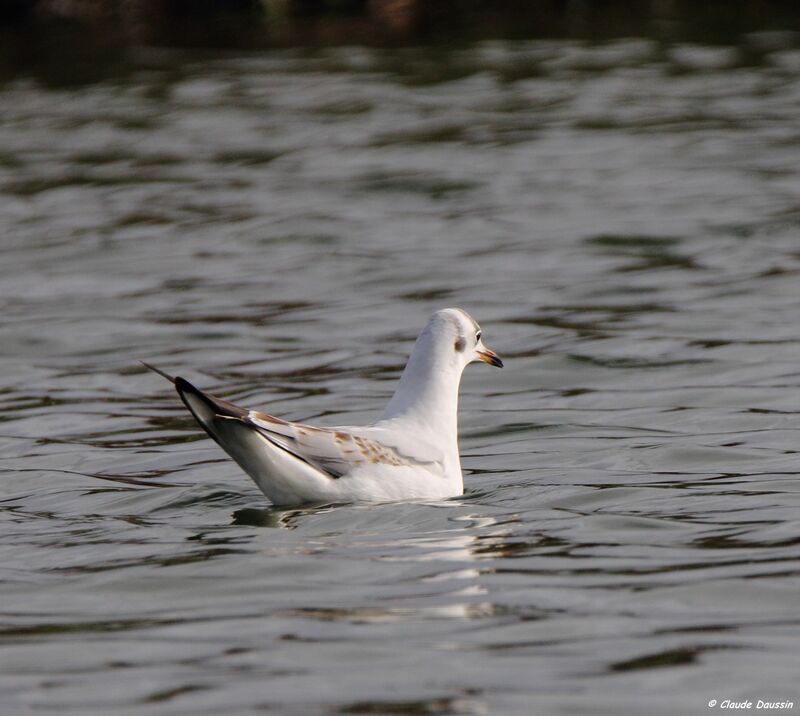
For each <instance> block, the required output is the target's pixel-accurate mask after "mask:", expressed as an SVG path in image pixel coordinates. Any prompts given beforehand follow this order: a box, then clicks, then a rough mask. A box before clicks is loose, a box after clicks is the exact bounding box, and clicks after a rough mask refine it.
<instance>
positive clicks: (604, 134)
mask: <svg viewBox="0 0 800 716" xmlns="http://www.w3.org/2000/svg"><path fill="white" fill-rule="evenodd" d="M799 71H800V52H798V50H797V49H795V45H794V44H793V41H792V39H791V38H787V37H785V36H782V35H757V36H756V35H754V36H750V37H748V38H746V40H745V42H744V44H743V45H742V47H739V48H711V47H700V46H689V45H683V46H678V45H676V46H663V45H658V44H655V43H651V42H648V41H637V40H629V41H618V42H613V43H606V44H601V45H588V44H583V43H579V42H567V41H564V42H529V43H517V44H513V43H485V44H480V45H477V46H475V47H472V48H469V49H461V50H453V51H450V52H445V51H436V50H425V51H422V50H417V51H414V50H404V51H398V50H393V51H380V50H365V49H361V48H345V49H339V50H325V51H317V52H310V51H291V52H279V53H274V54H258V55H252V56H245V57H241V56H239V57H216V58H202V57H200V58H197V57H194V58H192V57H183V56H175V55H171V54H164V55H159V54H152V53H150V54H143V55H142V56H141V58H139V61H138V62H137V64H136V66H135V67H133V68H131V70H130V72H128V73H126V74H124V75H123V76H121V77H117V78H115V79H111V80H107V81H104V82H102V83H99V84H94V85H89V86H84V87H71V88H58V87H50V88H47V87H43V86H41V85H39V84H37V83H36V82H35V81H33V80H30V79H19V80H15V81H14V82H11V83H9V84H7V85H5V86H4V87H3V88H2V90H1V91H0V192H2V194H1V195H0V196H1V198H0V201H2V212H1V213H0V235H2V239H0V241H2V247H3V251H2V257H3V260H2V268H0V271H1V272H2V273H1V274H0V277H1V278H0V280H1V281H2V299H1V300H2V311H0V330H1V331H2V336H3V341H2V348H1V349H0V351H1V353H2V364H1V366H2V369H1V370H0V376H1V377H0V380H2V385H0V395H1V399H2V426H0V434H2V440H0V454H1V455H2V463H0V469H1V470H2V473H1V477H2V480H0V486H1V487H0V490H1V491H0V501H1V502H0V504H2V508H3V509H2V520H3V527H2V532H0V534H1V535H2V537H1V539H2V557H1V558H0V564H2V606H1V607H0V610H1V611H2V627H0V647H1V648H2V651H1V653H2V656H1V657H0V658H1V660H2V664H3V668H2V677H0V703H2V704H3V705H4V707H3V711H4V713H15V714H16V713H38V712H51V711H53V710H56V709H57V710H58V711H59V712H60V713H64V714H95V713H96V714H141V713H153V714H218V713H221V712H223V711H224V712H234V713H251V712H260V711H266V712H270V711H272V712H275V713H286V714H329V713H349V714H359V713H375V714H380V713H384V714H386V713H392V714H397V713H402V714H500V713H502V714H530V713H547V714H601V713H608V714H641V713H645V712H646V713H648V714H662V713H663V714H674V713H707V712H709V709H708V707H707V702H708V701H709V700H710V699H717V700H719V701H721V700H723V699H726V698H729V699H736V700H741V699H752V700H757V699H763V700H771V701H779V700H784V699H789V700H793V701H794V702H795V704H798V703H799V702H800V692H799V691H798V687H797V680H796V676H797V673H798V669H800V654H799V653H798V648H797V644H798V637H800V611H798V607H799V606H800V597H798V588H799V587H800V579H799V578H798V575H799V574H800V571H799V570H800V540H798V534H800V512H798V507H800V483H799V482H798V479H797V473H798V469H799V466H800V457H799V456H798V454H797V449H798V441H799V438H800V433H798V426H799V425H800V423H799V420H800V419H799V418H798V414H799V411H798V395H800V340H799V339H798V315H800V284H799V283H798V280H799V278H800V240H799V239H798V224H799V223H800V202H798V196H800V129H798V124H797V107H798V102H799V101H800V72H799ZM450 305H456V306H463V307H464V308H466V309H467V310H469V311H470V312H471V313H473V314H474V315H475V317H476V318H477V319H478V320H479V321H480V322H481V323H482V325H483V328H484V336H485V340H486V343H487V345H490V346H491V347H493V348H494V349H495V350H497V351H498V352H499V353H500V354H501V355H502V356H503V358H504V359H505V361H506V368H505V370H503V371H497V370H494V369H489V368H487V367H486V366H483V365H480V364H479V365H476V366H471V367H470V369H469V370H468V371H467V375H466V377H465V382H464V386H463V391H462V402H461V450H462V455H463V464H464V468H465V482H466V494H465V496H464V497H463V498H461V499H456V500H451V501H448V502H442V503H435V504H403V505H383V506H340V507H325V508H321V509H319V508H318V509H307V510H291V511H281V510H273V509H270V508H269V506H268V504H267V502H266V500H265V499H264V498H263V497H262V496H261V494H260V493H259V492H258V491H257V489H256V488H255V487H254V485H253V484H252V483H251V482H250V481H249V479H248V478H247V477H246V476H245V475H244V474H243V473H241V472H240V470H239V469H238V468H237V467H236V465H235V464H233V463H232V462H231V461H230V460H228V459H227V458H226V457H225V456H224V455H223V454H222V453H221V452H220V451H219V449H218V448H217V447H216V446H215V445H214V444H213V443H212V442H211V441H210V440H208V439H207V438H206V437H205V436H204V434H202V433H201V432H200V431H199V430H198V429H197V427H196V426H195V425H194V424H193V421H192V419H191V418H190V417H189V416H188V415H187V413H186V412H185V410H184V409H183V408H182V406H181V405H180V403H179V401H178V400H177V398H176V396H175V395H174V394H173V393H172V392H171V390H170V389H168V386H167V385H166V384H164V383H163V381H161V380H160V379H159V378H158V377H157V376H155V375H153V374H151V373H147V372H145V371H144V369H143V368H141V367H140V366H139V365H138V364H137V362H136V361H137V359H139V358H144V359H146V360H150V361H152V362H154V363H155V364H156V365H159V366H162V367H163V368H165V369H167V370H170V371H175V372H178V373H179V374H182V375H185V376H186V377H188V378H190V379H192V380H194V381H196V382H197V383H198V384H199V385H201V386H202V387H205V388H207V389H210V390H212V391H213V392H216V393H217V394H219V395H222V396H224V397H226V398H229V399H232V400H235V401H238V402H241V403H243V404H247V405H252V406H254V407H262V408H264V409H266V410H269V411H271V412H274V413H275V414H277V415H280V416H283V417H287V418H290V419H303V420H310V421H316V422H319V423H322V424H326V423H327V424H346V423H356V424H358V423H361V422H364V421H368V420H369V419H370V418H371V417H374V416H375V415H376V413H377V412H378V411H379V410H380V408H381V407H382V406H383V405H384V404H385V402H386V400H387V399H388V397H389V395H390V394H391V392H392V389H393V385H394V382H395V381H396V379H397V377H398V375H399V371H400V369H401V367H402V365H403V363H404V360H405V357H406V355H407V353H408V350H409V348H410V346H411V342H412V340H413V338H414V337H415V335H416V333H417V331H418V330H419V328H420V327H421V326H422V325H423V324H424V322H425V320H426V319H427V316H428V315H429V313H430V312H432V311H433V310H435V309H437V308H442V307H445V306H450ZM798 707H800V706H795V708H798Z"/></svg>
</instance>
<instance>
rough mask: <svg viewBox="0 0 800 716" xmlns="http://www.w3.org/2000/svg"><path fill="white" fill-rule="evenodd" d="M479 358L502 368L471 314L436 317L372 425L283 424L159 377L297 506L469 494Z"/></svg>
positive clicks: (261, 480) (242, 461) (258, 479)
mask: <svg viewBox="0 0 800 716" xmlns="http://www.w3.org/2000/svg"><path fill="white" fill-rule="evenodd" d="M475 360H480V361H483V362H485V363H489V364H491V365H495V366H498V367H502V365H503V364H502V361H501V360H500V358H499V357H498V356H497V354H495V353H494V352H493V351H491V350H489V349H488V348H486V347H485V346H484V345H483V341H482V340H481V330H480V327H479V326H478V324H477V323H476V322H475V321H474V320H473V319H472V318H471V317H470V316H469V314H467V313H466V312H465V311H463V310H461V309H459V308H446V309H443V310H441V311H437V312H436V313H434V314H433V316H432V317H431V319H430V320H429V321H428V324H427V325H426V326H425V328H424V329H423V331H422V333H420V335H419V338H417V342H416V344H415V345H414V349H413V351H412V353H411V357H410V358H409V360H408V363H407V364H406V367H405V370H404V371H403V375H402V376H401V378H400V383H399V385H398V386H397V390H396V391H395V393H394V395H393V397H392V399H391V400H390V401H389V404H388V405H387V406H386V409H385V410H384V411H383V413H382V414H381V416H380V417H379V418H378V420H377V421H376V422H375V423H373V424H372V425H369V426H364V427H330V428H320V427H314V426H311V425H305V424H303V423H296V422H289V421H286V420H281V419H280V418H277V417H275V416H272V415H267V414H265V413H262V412H260V411H257V410H248V409H245V408H241V407H239V406H236V405H233V404H232V403H229V402H227V401H224V400H220V399H219V398H215V397H214V396H211V395H208V394H207V393H203V392H202V391H200V390H198V389H197V388H195V387H194V386H193V385H192V384H191V383H189V382H188V381H186V380H184V379H183V378H172V377H171V376H168V375H167V374H166V373H163V372H162V371H159V370H158V369H155V368H153V370H156V372H158V373H160V374H161V375H163V376H164V377H166V378H168V379H169V380H171V381H172V382H173V383H174V384H175V388H176V389H177V391H178V394H179V395H180V397H181V399H182V400H183V402H184V404H185V405H186V407H187V408H188V409H189V410H190V411H191V413H192V415H194V417H195V418H196V419H197V421H198V423H200V425H201V426H202V427H203V429H204V430H205V431H206V432H207V433H208V434H209V435H210V436H211V437H212V438H213V439H214V440H215V441H216V442H217V443H218V444H219V446H220V447H221V448H222V449H223V450H225V452H227V453H228V455H230V456H231V457H232V458H233V459H234V460H235V461H236V462H237V463H238V464H239V465H240V467H241V468H242V469H243V470H244V471H245V472H246V473H247V474H248V475H250V477H252V478H253V480H254V481H255V483H256V484H257V485H258V487H259V488H260V489H261V491H262V492H263V493H264V494H265V495H266V496H267V497H268V498H269V499H270V500H271V501H272V502H273V503H274V504H275V505H285V506H292V505H299V504H303V503H320V502H362V501H368V502H387V501H397V500H410V499H441V498H447V497H454V496H457V495H460V494H462V492H463V491H464V483H463V477H462V474H461V460H460V458H459V453H458V389H459V384H460V382H461V373H462V372H463V370H464V368H465V367H466V366H467V365H468V364H469V363H471V362H472V361H475ZM145 365H147V364H145ZM147 367H149V368H152V366H149V365H148V366H147Z"/></svg>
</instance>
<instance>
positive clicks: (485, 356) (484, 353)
mask: <svg viewBox="0 0 800 716" xmlns="http://www.w3.org/2000/svg"><path fill="white" fill-rule="evenodd" d="M478 360H482V361H483V362H484V363H488V364H489V365H493V366H495V367H497V368H502V367H503V361H501V360H500V356H499V355H497V353H495V352H494V351H493V350H489V349H488V348H484V349H483V350H480V351H478Z"/></svg>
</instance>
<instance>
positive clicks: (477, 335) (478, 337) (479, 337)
mask: <svg viewBox="0 0 800 716" xmlns="http://www.w3.org/2000/svg"><path fill="white" fill-rule="evenodd" d="M481 333H482V332H481V331H478V332H477V333H476V334H475V342H476V343H480V342H481Z"/></svg>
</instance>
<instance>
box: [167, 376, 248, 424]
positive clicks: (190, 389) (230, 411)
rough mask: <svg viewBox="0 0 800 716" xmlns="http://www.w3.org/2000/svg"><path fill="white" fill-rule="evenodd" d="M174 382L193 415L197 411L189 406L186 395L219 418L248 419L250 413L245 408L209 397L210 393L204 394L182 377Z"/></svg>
mask: <svg viewBox="0 0 800 716" xmlns="http://www.w3.org/2000/svg"><path fill="white" fill-rule="evenodd" d="M174 382H175V390H177V391H178V395H179V396H180V397H181V400H182V401H183V402H184V404H185V405H186V407H187V408H189V410H190V411H191V412H192V413H194V412H195V411H194V410H193V409H192V407H191V406H190V405H189V403H188V401H187V399H186V395H185V394H189V395H192V396H194V397H195V398H197V399H198V400H199V401H200V402H202V403H203V404H204V405H205V406H206V407H207V408H208V409H209V410H210V411H211V412H212V413H214V414H215V415H216V416H217V417H231V418H245V417H247V414H248V411H247V410H246V409H245V408H241V407H239V406H238V405H234V404H233V403H230V402H228V401H227V400H222V398H217V397H215V396H213V395H209V394H208V393H204V392H203V391H202V390H200V389H199V388H197V387H195V386H194V385H192V384H191V383H190V382H189V381H188V380H186V379H185V378H181V377H180V376H178V377H177V378H175V381H174ZM195 417H197V416H196V415H195ZM198 420H199V418H198Z"/></svg>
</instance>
